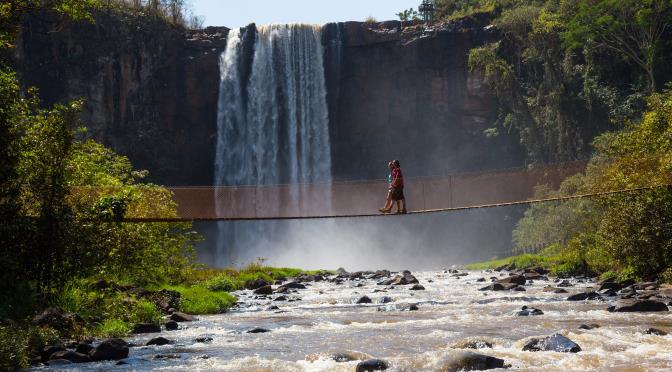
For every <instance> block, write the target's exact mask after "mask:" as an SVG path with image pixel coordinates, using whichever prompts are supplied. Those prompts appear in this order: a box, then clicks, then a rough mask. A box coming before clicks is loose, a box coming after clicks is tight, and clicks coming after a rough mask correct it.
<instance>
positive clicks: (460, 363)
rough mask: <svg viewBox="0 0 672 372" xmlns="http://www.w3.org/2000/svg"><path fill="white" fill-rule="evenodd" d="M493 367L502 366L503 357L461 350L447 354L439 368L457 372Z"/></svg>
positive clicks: (448, 371) (447, 371)
mask: <svg viewBox="0 0 672 372" xmlns="http://www.w3.org/2000/svg"><path fill="white" fill-rule="evenodd" d="M495 368H504V359H499V358H495V357H491V356H489V355H483V354H478V353H474V352H472V351H462V352H458V353H455V354H451V355H450V356H448V357H447V359H446V360H445V361H444V362H443V363H442V366H441V368H440V370H441V371H446V372H453V371H454V372H457V371H483V370H488V369H495Z"/></svg>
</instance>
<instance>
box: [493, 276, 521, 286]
mask: <svg viewBox="0 0 672 372" xmlns="http://www.w3.org/2000/svg"><path fill="white" fill-rule="evenodd" d="M526 282H527V279H525V277H524V276H522V275H510V276H507V277H506V278H502V279H498V280H497V283H499V284H510V283H513V284H518V285H525V283H526Z"/></svg>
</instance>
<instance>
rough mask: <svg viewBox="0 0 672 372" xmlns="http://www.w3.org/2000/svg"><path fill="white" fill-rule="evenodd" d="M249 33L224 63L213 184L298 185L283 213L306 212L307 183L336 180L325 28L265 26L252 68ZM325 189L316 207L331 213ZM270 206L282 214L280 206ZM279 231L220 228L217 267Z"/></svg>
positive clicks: (235, 34)
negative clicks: (304, 192)
mask: <svg viewBox="0 0 672 372" xmlns="http://www.w3.org/2000/svg"><path fill="white" fill-rule="evenodd" d="M246 32H255V30H254V29H253V28H247V29H237V30H232V31H231V32H230V33H229V36H228V40H227V47H226V51H225V52H224V53H223V54H222V56H221V58H220V78H221V80H220V89H219V103H218V115H217V150H216V158H215V185H216V186H240V185H276V184H289V185H293V186H291V200H289V201H285V202H284V204H283V205H282V207H283V208H293V207H294V208H301V207H302V204H303V200H302V195H301V186H300V185H301V184H308V183H325V184H328V183H329V182H330V181H331V149H330V142H329V119H328V109H327V102H326V84H325V76H324V65H323V53H324V50H323V47H322V43H321V30H320V28H319V27H316V26H311V25H300V24H293V25H269V26H262V27H260V28H259V29H258V30H256V35H255V36H256V37H255V38H254V39H253V40H254V49H253V50H254V53H253V57H252V64H251V67H250V66H247V65H246V64H249V61H248V59H246V58H245V57H246V56H245V50H246V45H245V43H246V41H247V40H250V39H251V38H247V37H246V35H245V33H246ZM247 71H249V72H247ZM246 75H248V76H246ZM324 189H325V190H324V193H325V194H324V195H323V197H322V198H321V199H322V200H323V202H322V204H321V205H319V206H315V205H311V206H310V207H311V208H315V207H319V208H320V209H322V210H325V211H326V212H328V210H329V208H330V192H329V187H325V188H324ZM234 202H235V201H234ZM216 203H217V205H216V208H217V212H218V214H220V215H221V214H223V211H224V209H225V208H230V207H231V205H230V204H229V205H227V204H225V202H223V201H221V200H220V199H219V198H216ZM264 208H267V209H268V208H276V209H277V208H280V203H268V205H267V206H264ZM273 212H277V211H272V210H271V211H269V210H266V213H267V214H268V213H273ZM276 228H277V227H276V226H273V224H268V223H266V224H260V223H257V224H254V223H233V224H231V223H229V224H225V223H220V224H219V234H218V241H217V252H218V259H217V265H219V266H223V265H226V264H231V263H232V262H231V261H232V260H235V255H232V252H234V251H235V250H236V249H237V248H238V247H237V246H243V245H244V246H245V248H246V249H248V248H249V247H250V246H259V245H262V246H263V245H266V244H269V243H270V242H268V241H265V240H264V239H268V236H269V235H272V233H277V231H273V230H274V229H276ZM238 263H240V262H238Z"/></svg>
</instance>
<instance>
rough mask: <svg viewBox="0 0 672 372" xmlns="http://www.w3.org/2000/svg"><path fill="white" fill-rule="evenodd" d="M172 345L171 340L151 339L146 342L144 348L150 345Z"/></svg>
mask: <svg viewBox="0 0 672 372" xmlns="http://www.w3.org/2000/svg"><path fill="white" fill-rule="evenodd" d="M172 343H173V341H171V340H169V339H167V338H165V337H154V338H153V339H151V340H149V341H147V343H146V344H145V345H146V346H152V345H156V346H163V345H170V344H172Z"/></svg>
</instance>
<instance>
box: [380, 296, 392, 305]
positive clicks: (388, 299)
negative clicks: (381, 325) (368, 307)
mask: <svg viewBox="0 0 672 372" xmlns="http://www.w3.org/2000/svg"><path fill="white" fill-rule="evenodd" d="M389 302H394V300H393V299H392V297H390V296H383V297H381V298H380V300H378V303H379V304H386V303H389Z"/></svg>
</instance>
